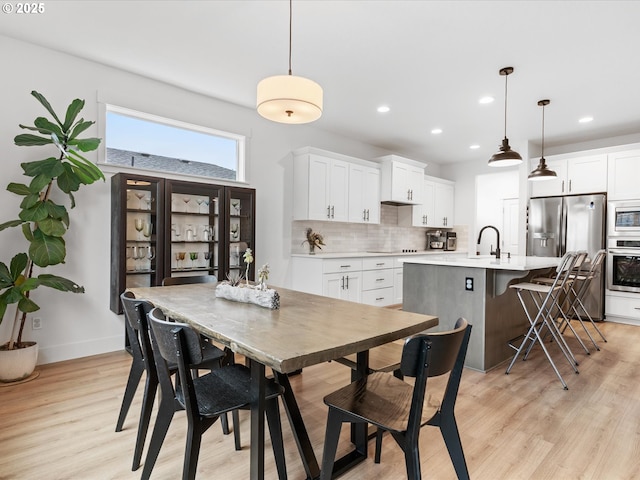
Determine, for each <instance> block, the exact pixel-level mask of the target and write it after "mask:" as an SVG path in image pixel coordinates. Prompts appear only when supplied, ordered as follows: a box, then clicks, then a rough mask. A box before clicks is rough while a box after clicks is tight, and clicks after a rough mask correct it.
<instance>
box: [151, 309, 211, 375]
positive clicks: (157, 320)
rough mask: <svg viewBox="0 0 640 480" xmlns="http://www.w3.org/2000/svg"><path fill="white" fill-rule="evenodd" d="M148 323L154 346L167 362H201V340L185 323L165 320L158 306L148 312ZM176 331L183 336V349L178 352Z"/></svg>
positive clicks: (193, 363) (188, 363)
mask: <svg viewBox="0 0 640 480" xmlns="http://www.w3.org/2000/svg"><path fill="white" fill-rule="evenodd" d="M148 319H149V325H150V327H151V329H152V331H153V335H154V337H153V338H154V340H155V346H157V348H158V351H159V352H160V354H161V355H162V358H164V359H165V360H166V361H167V362H169V363H173V364H177V365H179V364H180V363H181V362H183V363H184V362H186V365H187V366H188V365H195V364H199V363H202V342H201V339H200V335H198V334H197V333H196V332H195V331H194V330H193V329H192V328H191V327H190V326H189V325H187V324H186V323H179V322H172V321H168V320H166V318H165V316H164V314H163V313H162V311H161V310H160V309H159V308H153V309H151V311H150V312H149V314H148ZM178 333H180V336H182V337H184V346H183V347H185V350H184V351H183V352H179V349H178V343H177V338H178V335H177V334H178Z"/></svg>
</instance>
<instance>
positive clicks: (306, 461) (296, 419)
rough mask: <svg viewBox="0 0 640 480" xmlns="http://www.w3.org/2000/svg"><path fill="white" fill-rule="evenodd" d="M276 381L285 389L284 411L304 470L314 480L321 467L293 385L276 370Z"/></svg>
mask: <svg viewBox="0 0 640 480" xmlns="http://www.w3.org/2000/svg"><path fill="white" fill-rule="evenodd" d="M273 373H274V375H275V377H276V381H277V382H278V383H279V384H280V385H281V386H282V388H284V393H283V394H282V400H283V403H284V409H285V411H286V412H287V417H288V418H289V424H290V425H291V429H292V430H293V438H295V440H296V445H297V446H298V452H300V457H301V458H302V464H303V465H304V470H305V472H306V473H307V479H308V480H309V479H314V478H318V477H319V476H320V467H319V466H318V460H317V459H316V454H315V452H314V451H313V447H312V446H311V440H310V439H309V433H308V432H307V428H306V427H305V425H304V420H303V419H302V414H301V413H300V407H298V402H297V401H296V397H295V395H294V394H293V390H292V389H291V383H290V382H289V377H288V375H286V374H284V373H279V372H276V371H275V370H274V372H273Z"/></svg>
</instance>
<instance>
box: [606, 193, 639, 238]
mask: <svg viewBox="0 0 640 480" xmlns="http://www.w3.org/2000/svg"><path fill="white" fill-rule="evenodd" d="M607 223H608V228H607V235H608V236H609V237H617V236H629V235H632V236H640V200H625V201H618V202H608V208H607Z"/></svg>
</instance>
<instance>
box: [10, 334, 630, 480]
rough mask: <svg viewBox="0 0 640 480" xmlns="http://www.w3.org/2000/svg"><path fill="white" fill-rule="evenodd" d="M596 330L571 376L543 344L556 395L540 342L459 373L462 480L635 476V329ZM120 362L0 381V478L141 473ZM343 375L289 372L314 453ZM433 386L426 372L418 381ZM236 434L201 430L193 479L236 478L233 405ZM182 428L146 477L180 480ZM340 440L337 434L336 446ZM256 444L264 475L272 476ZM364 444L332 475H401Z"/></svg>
mask: <svg viewBox="0 0 640 480" xmlns="http://www.w3.org/2000/svg"><path fill="white" fill-rule="evenodd" d="M601 328H602V330H603V332H604V333H605V335H606V336H607V337H608V340H609V342H608V343H602V342H601V343H600V345H601V351H599V352H594V353H592V354H591V355H590V356H586V355H585V354H579V353H577V352H578V349H577V348H574V352H575V353H576V354H577V356H578V359H579V360H580V367H579V368H580V374H579V375H576V374H574V373H572V371H571V369H570V368H569V366H568V365H567V364H566V363H565V362H564V360H563V359H560V357H559V355H558V353H559V352H557V351H556V350H555V348H554V346H552V347H551V348H552V352H553V354H554V357H555V358H557V364H558V366H559V368H560V370H561V373H562V374H563V376H564V377H565V380H566V381H567V383H568V385H569V390H568V391H565V390H563V389H562V387H561V385H560V382H559V381H558V379H557V378H556V376H555V374H554V373H553V371H552V370H551V367H550V366H549V364H548V363H547V361H546V359H544V358H543V355H542V351H540V350H537V351H534V352H533V354H532V358H531V359H530V360H527V361H526V362H521V361H518V362H517V363H516V365H515V366H514V368H513V370H512V372H511V374H510V375H505V374H504V368H505V367H506V366H505V367H501V368H499V369H496V370H494V371H492V372H489V373H487V374H482V373H478V372H474V371H471V370H465V372H464V374H463V377H462V384H461V387H460V393H459V397H458V404H457V409H456V415H457V418H458V426H459V429H460V434H461V438H462V443H463V447H464V450H465V454H466V458H467V463H468V466H469V472H470V475H471V478H473V479H475V480H480V479H487V480H495V479H578V478H579V479H607V480H608V479H632V478H639V477H640V455H639V453H640V401H639V400H640V328H638V327H634V326H629V325H622V324H615V323H608V322H605V323H603V324H601ZM129 366H130V357H129V356H128V355H127V354H126V353H124V352H116V353H110V354H105V355H97V356H93V357H88V358H83V359H78V360H72V361H67V362H61V363H57V364H50V365H44V366H42V367H39V369H40V372H41V374H40V377H39V378H38V379H36V380H35V381H32V382H29V383H26V384H22V385H16V386H10V387H0V479H3V480H31V479H34V480H36V479H38V480H39V479H55V480H62V479H74V480H76V479H137V478H139V477H140V473H141V470H138V471H136V472H132V471H131V459H132V458H131V457H132V451H133V446H134V443H135V433H136V425H137V414H138V413H139V406H140V398H139V396H138V397H137V399H136V403H134V405H133V407H132V410H131V411H130V413H129V416H128V418H127V421H126V422H125V428H124V430H123V431H122V432H119V433H116V432H115V431H114V429H115V424H116V419H117V416H118V411H119V408H120V402H121V400H122V394H123V392H124V385H125V382H126V378H127V374H128V370H129ZM348 378H349V369H348V368H346V367H345V366H342V365H340V364H337V363H335V362H332V363H328V364H322V365H317V366H314V367H310V368H305V370H304V372H303V373H302V375H298V376H295V377H292V379H291V383H292V385H293V388H294V389H295V391H296V396H297V399H298V401H299V403H300V408H301V410H302V414H303V417H304V419H305V422H306V424H307V427H308V429H309V434H310V437H311V440H312V442H313V446H314V449H315V451H316V455H317V456H318V461H320V459H321V456H322V444H323V440H324V428H325V420H326V413H327V410H326V407H325V405H324V403H323V402H322V397H323V396H324V395H325V394H327V393H329V392H330V391H332V390H334V389H337V388H338V387H340V386H342V385H343V384H345V383H346V382H348ZM440 383H441V382H440ZM441 386H442V385H438V382H437V379H436V380H435V381H433V382H432V381H431V380H430V383H429V385H428V389H429V388H435V387H441ZM140 390H141V389H140ZM241 430H242V443H243V450H242V451H240V452H236V451H235V450H234V448H233V436H232V435H229V436H224V435H222V432H221V429H220V427H218V426H217V425H216V426H214V427H212V428H211V429H210V430H209V431H208V432H207V433H206V434H205V435H204V437H203V444H202V449H201V454H200V461H199V464H198V478H226V479H246V478H248V475H249V469H248V465H249V447H248V441H249V414H248V412H241ZM283 430H284V436H285V449H286V451H287V469H288V472H289V478H291V479H303V478H304V477H305V475H304V471H303V469H302V466H301V463H300V461H299V457H298V454H297V450H296V448H295V444H294V441H293V439H292V436H291V431H290V429H289V425H288V422H287V420H286V416H284V415H283ZM185 431H186V428H185V422H184V416H183V415H180V414H178V415H176V417H175V418H174V421H173V423H172V425H171V427H170V429H169V433H168V436H167V439H166V440H165V444H164V446H163V448H162V451H161V452H160V457H159V459H158V463H157V464H156V466H155V469H154V472H153V476H152V478H154V479H171V480H173V479H176V478H180V475H181V468H182V459H183V454H184V438H185ZM347 431H348V429H347V428H343V434H344V433H347ZM267 439H268V436H267ZM347 443H348V439H347V436H346V435H345V436H344V437H343V439H342V441H341V447H340V448H344V449H346V448H347ZM267 444H268V446H267V448H268V449H269V450H268V451H267V452H266V454H265V457H266V468H267V474H266V478H268V479H273V478H276V474H275V464H274V461H273V455H272V454H271V447H270V444H269V443H268V440H267ZM420 444H421V449H420V453H421V461H422V468H423V478H425V479H428V478H431V479H439V480H440V479H444V480H446V479H453V478H455V474H454V471H453V467H452V465H451V462H450V460H449V457H448V454H447V451H446V448H445V446H444V443H443V441H442V437H441V436H440V433H439V431H438V430H437V429H435V428H432V427H425V428H423V429H422V432H421V438H420ZM370 447H371V448H370V458H369V459H368V460H367V461H366V462H364V463H362V464H360V465H359V466H358V467H357V468H356V469H354V470H352V471H351V472H348V473H347V474H346V475H344V476H343V477H341V478H342V479H345V480H356V479H358V480H360V479H365V478H378V479H402V478H405V473H404V472H405V468H404V460H403V457H402V454H401V451H400V449H399V448H398V447H397V446H396V445H395V442H394V441H393V440H392V439H391V438H390V437H385V443H384V448H383V453H382V463H381V464H380V465H376V464H374V463H373V442H372V444H371V445H370ZM338 453H339V454H340V452H338Z"/></svg>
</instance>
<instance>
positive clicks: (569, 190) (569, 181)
mask: <svg viewBox="0 0 640 480" xmlns="http://www.w3.org/2000/svg"><path fill="white" fill-rule="evenodd" d="M569 191H571V180H569Z"/></svg>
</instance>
